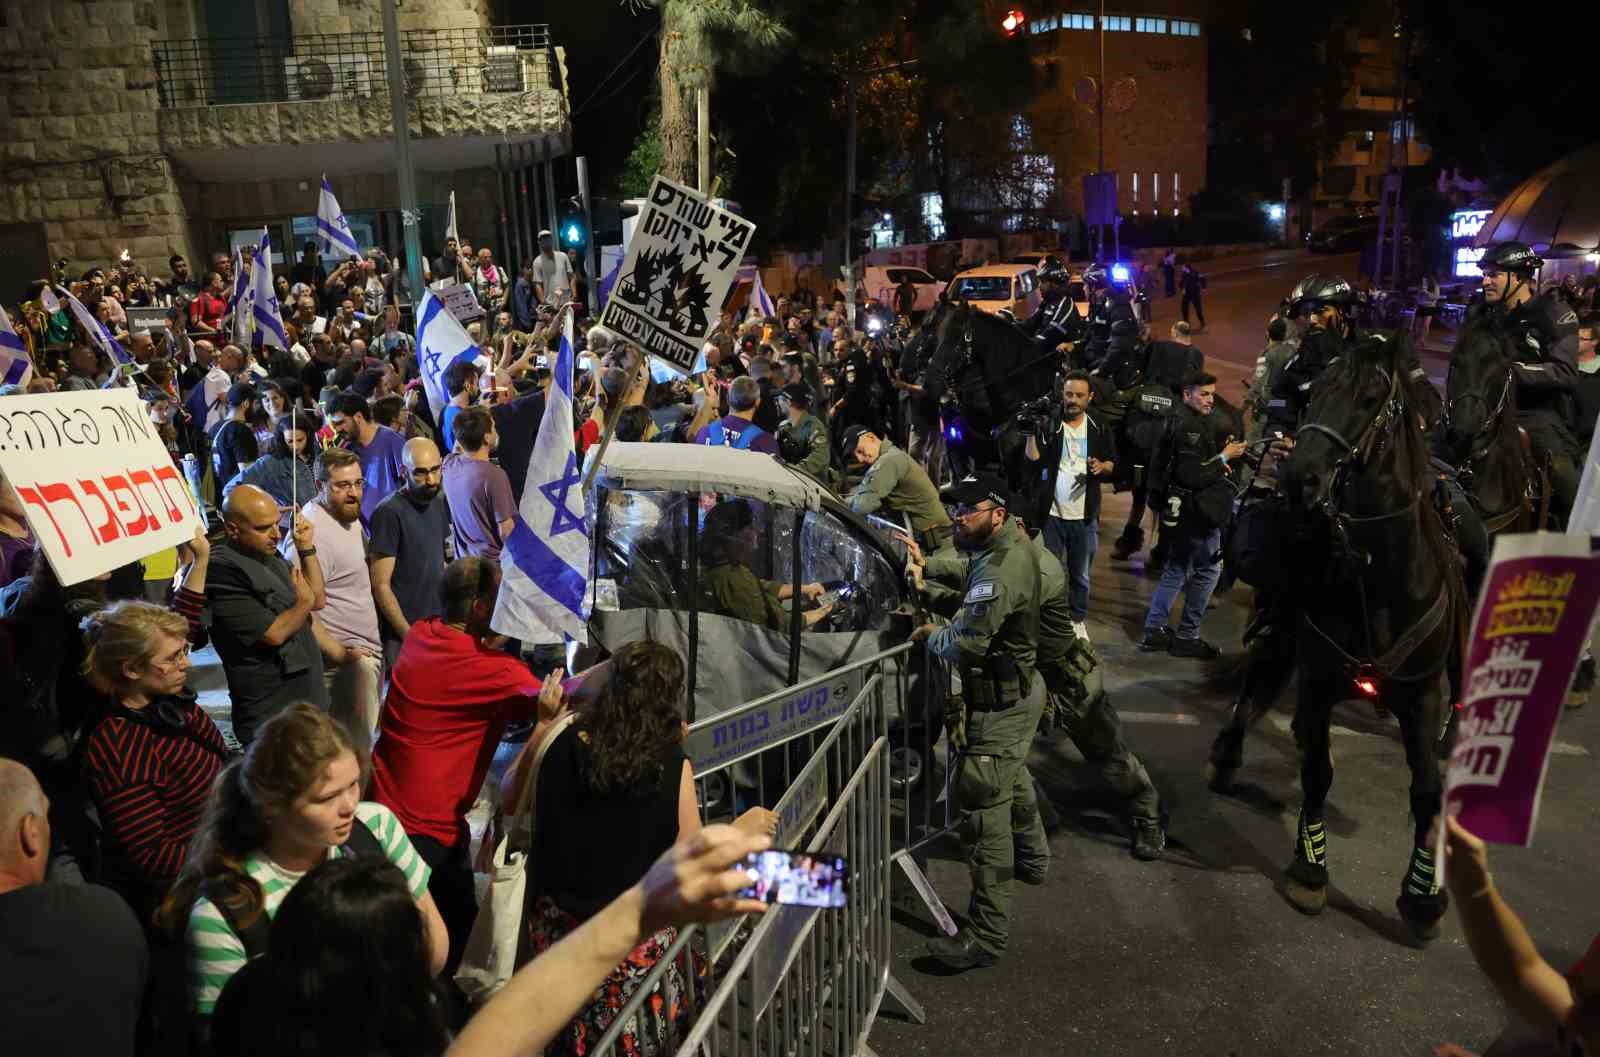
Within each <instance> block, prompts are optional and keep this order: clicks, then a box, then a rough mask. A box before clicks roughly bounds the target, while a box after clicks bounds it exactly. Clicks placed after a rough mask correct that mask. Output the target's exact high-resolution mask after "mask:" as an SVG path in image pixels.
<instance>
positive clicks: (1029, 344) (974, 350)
mask: <svg viewBox="0 0 1600 1057" xmlns="http://www.w3.org/2000/svg"><path fill="white" fill-rule="evenodd" d="M922 329H923V333H922V335H920V337H919V341H927V342H931V343H932V351H931V352H929V353H928V355H927V358H926V363H927V373H926V375H925V376H924V378H923V391H924V392H925V393H926V394H927V395H928V396H930V397H932V398H933V399H935V400H939V401H941V407H942V418H943V421H944V430H945V440H946V442H947V444H948V449H949V453H950V462H951V469H952V470H953V471H954V472H955V475H956V476H957V477H958V478H959V477H962V476H964V475H966V474H968V473H971V472H974V471H976V470H992V471H995V472H998V473H1001V474H1003V475H1004V476H1005V477H1006V478H1007V479H1008V481H1009V482H1010V484H1011V486H1012V487H1013V488H1017V487H1019V486H1020V485H1021V484H1022V483H1023V477H1024V473H1023V470H1022V448H1023V444H1024V439H1023V435H1022V434H1021V432H1020V431H1019V430H1018V429H1017V424H1016V415H1017V412H1018V411H1021V410H1022V409H1023V407H1024V406H1025V405H1028V404H1030V403H1034V402H1036V401H1039V399H1040V398H1041V397H1042V398H1044V399H1045V401H1046V404H1047V405H1048V406H1050V407H1052V408H1053V407H1054V406H1055V405H1059V403H1060V398H1059V386H1058V385H1057V372H1058V371H1059V369H1060V367H1061V363H1062V356H1061V354H1060V353H1058V352H1056V351H1055V350H1053V349H1040V348H1039V346H1038V345H1037V344H1036V343H1035V342H1034V341H1033V339H1032V338H1030V337H1029V336H1028V335H1027V333H1025V332H1024V331H1023V330H1022V329H1021V328H1019V327H1018V326H1017V325H1016V324H1015V323H1012V322H1010V321H1008V320H1005V319H1002V318H1001V317H999V316H995V315H991V314H989V313H988V312H984V311H982V310H980V309H977V308H973V307H972V306H971V305H969V304H967V303H966V302H964V301H962V302H954V301H942V302H941V303H940V304H939V306H938V307H937V308H935V309H934V310H933V312H932V313H931V314H930V315H929V317H928V319H927V320H926V321H925V322H924V323H923V328H922ZM1042 406H1043V405H1042Z"/></svg>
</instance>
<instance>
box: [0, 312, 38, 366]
mask: <svg viewBox="0 0 1600 1057" xmlns="http://www.w3.org/2000/svg"><path fill="white" fill-rule="evenodd" d="M32 378H33V360H31V359H29V357H28V343H27V342H25V341H23V340H22V335H21V334H18V333H17V330H16V328H15V327H13V326H12V325H11V319H10V317H9V316H7V315H6V310H5V309H4V308H0V385H27V384H28V382H29V380H30V379H32Z"/></svg>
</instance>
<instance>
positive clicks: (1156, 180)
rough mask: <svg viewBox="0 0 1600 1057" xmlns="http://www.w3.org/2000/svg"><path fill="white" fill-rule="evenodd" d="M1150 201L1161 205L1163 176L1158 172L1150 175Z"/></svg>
mask: <svg viewBox="0 0 1600 1057" xmlns="http://www.w3.org/2000/svg"><path fill="white" fill-rule="evenodd" d="M1150 201H1152V202H1155V203H1156V204H1157V205H1159V204H1160V203H1161V174H1160V173H1158V172H1153V173H1151V174H1150Z"/></svg>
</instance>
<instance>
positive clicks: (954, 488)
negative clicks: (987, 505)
mask: <svg viewBox="0 0 1600 1057" xmlns="http://www.w3.org/2000/svg"><path fill="white" fill-rule="evenodd" d="M939 499H940V500H941V501H943V503H944V505H945V506H966V507H973V506H977V505H978V504H979V503H981V502H983V501H984V500H985V499H987V500H988V501H989V502H991V503H993V504H994V505H995V506H1003V507H1006V508H1007V509H1009V508H1010V507H1011V488H1010V487H1009V486H1008V485H1007V484H1006V482H1005V479H1004V478H1003V477H1000V476H998V475H997V474H992V473H980V474H969V475H968V476H966V477H963V478H962V479H961V480H959V481H957V482H955V483H954V484H948V485H945V487H944V490H943V491H941V492H940V493H939Z"/></svg>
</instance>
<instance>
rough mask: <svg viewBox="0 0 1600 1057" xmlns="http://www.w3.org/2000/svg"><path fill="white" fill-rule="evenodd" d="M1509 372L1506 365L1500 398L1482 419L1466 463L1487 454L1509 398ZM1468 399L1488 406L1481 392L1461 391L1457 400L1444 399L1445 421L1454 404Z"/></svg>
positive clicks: (1448, 418) (1509, 369)
mask: <svg viewBox="0 0 1600 1057" xmlns="http://www.w3.org/2000/svg"><path fill="white" fill-rule="evenodd" d="M1511 374H1512V371H1511V368H1510V367H1507V368H1506V377H1505V381H1504V382H1503V383H1502V384H1501V386H1500V399H1499V400H1497V401H1495V405H1494V410H1493V411H1490V412H1489V417H1488V418H1486V419H1484V423H1483V429H1481V430H1480V431H1479V432H1478V436H1477V437H1475V438H1473V442H1472V450H1471V451H1470V452H1469V453H1468V456H1467V461H1468V463H1474V462H1477V461H1478V460H1479V459H1481V458H1483V457H1484V455H1486V454H1488V451H1489V448H1490V446H1491V445H1492V444H1493V438H1494V431H1495V430H1496V429H1497V428H1498V427H1499V425H1500V416H1501V415H1503V414H1505V410H1506V402H1507V401H1508V400H1509V399H1510V398H1511ZM1468 400H1476V401H1478V403H1480V404H1482V405H1484V406H1485V407H1488V406H1489V401H1488V400H1487V399H1486V398H1485V397H1484V396H1483V394H1482V393H1478V392H1471V393H1462V394H1461V397H1460V399H1459V400H1457V399H1450V400H1446V401H1445V405H1444V419H1445V422H1447V423H1448V422H1449V421H1450V415H1451V412H1453V411H1454V410H1455V407H1456V404H1458V403H1461V404H1464V403H1466V402H1467V401H1468Z"/></svg>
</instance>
